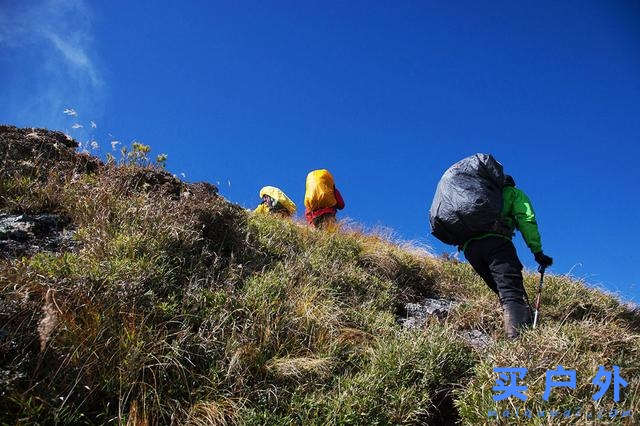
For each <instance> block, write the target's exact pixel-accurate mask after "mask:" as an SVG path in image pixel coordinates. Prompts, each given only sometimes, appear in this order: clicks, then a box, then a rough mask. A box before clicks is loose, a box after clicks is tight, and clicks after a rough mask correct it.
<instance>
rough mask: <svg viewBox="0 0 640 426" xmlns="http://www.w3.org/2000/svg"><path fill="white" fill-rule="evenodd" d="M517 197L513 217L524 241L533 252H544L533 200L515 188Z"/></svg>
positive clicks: (514, 201)
mask: <svg viewBox="0 0 640 426" xmlns="http://www.w3.org/2000/svg"><path fill="white" fill-rule="evenodd" d="M513 189H514V191H515V197H514V199H513V217H514V218H515V220H516V227H517V228H518V229H519V230H520V232H521V233H522V237H523V238H524V241H525V242H526V243H527V246H528V247H529V249H530V250H531V253H533V254H536V253H538V252H540V251H542V242H541V241H540V232H539V231H538V222H536V214H535V212H534V211H533V206H532V205H531V200H529V197H527V194H525V193H524V192H522V191H520V190H519V189H517V188H513Z"/></svg>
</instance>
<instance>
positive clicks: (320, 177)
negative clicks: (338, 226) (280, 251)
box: [304, 169, 344, 229]
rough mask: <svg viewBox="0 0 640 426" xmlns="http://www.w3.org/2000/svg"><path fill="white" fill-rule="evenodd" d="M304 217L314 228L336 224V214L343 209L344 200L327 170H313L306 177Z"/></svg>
mask: <svg viewBox="0 0 640 426" xmlns="http://www.w3.org/2000/svg"><path fill="white" fill-rule="evenodd" d="M304 206H305V207H306V211H305V217H306V218H307V222H308V223H309V224H310V225H313V226H314V227H316V228H322V229H324V228H327V227H329V226H332V225H334V224H335V223H336V212H337V211H338V210H342V209H343V208H344V200H343V199H342V195H341V194H340V191H338V189H337V188H336V185H335V183H334V181H333V176H331V173H329V171H328V170H325V169H321V170H314V171H312V172H309V174H308V175H307V184H306V191H305V194H304Z"/></svg>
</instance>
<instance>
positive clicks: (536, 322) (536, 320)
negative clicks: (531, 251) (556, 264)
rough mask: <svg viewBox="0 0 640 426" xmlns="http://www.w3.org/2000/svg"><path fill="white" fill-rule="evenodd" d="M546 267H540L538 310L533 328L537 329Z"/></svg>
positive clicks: (534, 316) (534, 315)
mask: <svg viewBox="0 0 640 426" xmlns="http://www.w3.org/2000/svg"><path fill="white" fill-rule="evenodd" d="M545 269H546V266H542V265H540V266H539V267H538V271H539V272H540V284H538V295H537V296H536V310H535V312H534V314H533V328H536V324H538V311H539V310H540V295H541V294H542V283H543V281H544V270H545Z"/></svg>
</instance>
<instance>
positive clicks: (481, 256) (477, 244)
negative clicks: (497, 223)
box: [464, 238, 498, 294]
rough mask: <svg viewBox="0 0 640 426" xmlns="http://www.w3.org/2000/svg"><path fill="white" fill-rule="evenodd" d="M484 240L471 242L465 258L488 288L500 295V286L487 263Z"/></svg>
mask: <svg viewBox="0 0 640 426" xmlns="http://www.w3.org/2000/svg"><path fill="white" fill-rule="evenodd" d="M483 240H484V238H483V239H482V240H474V241H470V242H469V244H467V248H466V249H465V251H464V257H465V258H466V259H467V261H469V264H470V265H471V266H472V267H473V270H474V271H476V273H477V274H478V275H480V277H481V278H482V279H483V281H484V282H485V283H486V284H487V286H488V287H489V288H490V289H491V290H492V291H493V292H494V293H495V294H498V286H497V285H496V282H495V281H494V280H493V275H492V274H491V270H490V269H489V263H488V262H487V253H486V249H485V247H484V244H483Z"/></svg>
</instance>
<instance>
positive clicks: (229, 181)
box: [227, 179, 231, 188]
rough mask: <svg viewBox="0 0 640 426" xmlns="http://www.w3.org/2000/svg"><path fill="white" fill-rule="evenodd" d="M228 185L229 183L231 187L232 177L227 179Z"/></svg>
mask: <svg viewBox="0 0 640 426" xmlns="http://www.w3.org/2000/svg"><path fill="white" fill-rule="evenodd" d="M227 185H229V188H231V179H227Z"/></svg>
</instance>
